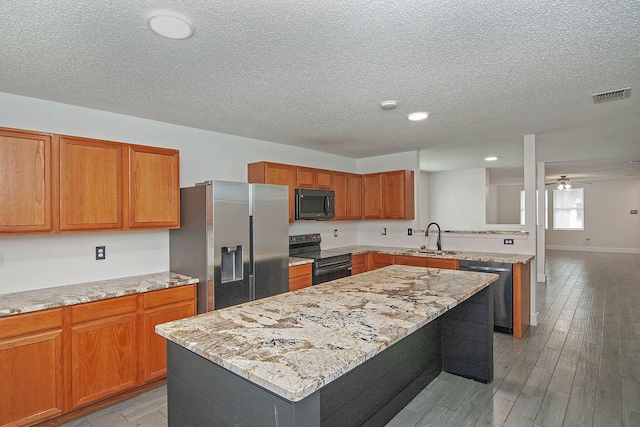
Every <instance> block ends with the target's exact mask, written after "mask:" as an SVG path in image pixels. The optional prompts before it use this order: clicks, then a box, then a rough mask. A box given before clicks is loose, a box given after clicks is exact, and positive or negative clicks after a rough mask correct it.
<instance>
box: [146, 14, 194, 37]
mask: <svg viewBox="0 0 640 427" xmlns="http://www.w3.org/2000/svg"><path fill="white" fill-rule="evenodd" d="M147 25H148V26H149V28H150V29H151V31H153V32H154V33H156V34H157V35H159V36H162V37H166V38H168V39H172V40H184V39H188V38H189V37H191V36H192V35H193V27H192V26H191V23H190V22H189V20H188V19H187V18H186V17H184V16H182V15H180V14H179V13H176V12H171V11H166V10H163V11H158V12H154V13H153V14H151V16H150V17H149V19H148V20H147Z"/></svg>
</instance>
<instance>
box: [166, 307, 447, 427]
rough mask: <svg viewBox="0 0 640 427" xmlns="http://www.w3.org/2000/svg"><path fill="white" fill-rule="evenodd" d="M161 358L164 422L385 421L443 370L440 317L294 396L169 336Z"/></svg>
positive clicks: (303, 426)
mask: <svg viewBox="0 0 640 427" xmlns="http://www.w3.org/2000/svg"><path fill="white" fill-rule="evenodd" d="M167 360H168V375H167V397H168V398H167V400H168V402H169V405H168V416H169V426H170V427H183V426H198V427H204V426H211V425H215V426H234V427H235V426H243V427H244V426H251V427H270V426H274V427H276V426H277V427H330V426H340V427H345V426H360V425H363V426H371V427H373V426H384V425H385V424H386V423H387V422H388V421H390V420H391V419H392V418H393V417H394V416H395V415H396V414H397V413H398V412H399V411H400V410H401V409H402V408H403V407H404V406H406V405H407V404H408V403H409V402H410V401H411V400H412V399H413V398H414V397H415V396H417V395H418V393H420V391H422V389H424V387H426V386H427V385H428V384H429V383H430V382H431V381H433V380H434V379H435V378H436V377H437V376H438V375H439V374H440V372H441V371H442V361H441V358H440V321H439V319H436V320H434V321H433V322H431V323H429V324H427V325H425V326H423V327H422V328H420V329H419V330H418V331H416V332H414V333H413V334H411V335H409V336H407V337H406V338H404V339H403V340H401V341H399V342H397V343H396V344H394V345H392V346H391V347H389V348H388V349H386V350H385V351H383V352H382V353H380V354H378V355H377V356H375V357H373V358H372V359H370V360H368V361H367V362H365V363H363V364H362V365H360V366H358V367H357V368H355V369H353V370H352V371H350V372H348V373H347V374H345V375H344V376H343V377H341V378H339V379H337V380H335V381H333V382H332V383H330V384H329V385H327V386H325V387H324V388H322V389H320V390H319V391H317V392H315V393H313V394H311V395H309V396H307V397H306V398H304V399H302V400H300V401H298V402H291V401H288V400H286V399H283V398H281V397H279V396H277V395H275V394H273V393H271V392H269V391H267V390H265V389H263V388H262V387H259V386H257V385H255V384H254V383H252V382H250V381H248V380H246V379H244V378H242V377H240V376H238V375H236V374H234V373H232V372H230V371H228V370H226V369H224V368H222V367H220V366H218V365H216V364H215V363H212V362H210V361H208V360H206V359H204V358H202V357H200V356H198V355H197V354H195V353H193V352H191V351H189V350H187V349H185V348H183V347H181V346H179V345H177V344H175V343H173V342H171V341H168V342H167ZM276 419H277V421H276Z"/></svg>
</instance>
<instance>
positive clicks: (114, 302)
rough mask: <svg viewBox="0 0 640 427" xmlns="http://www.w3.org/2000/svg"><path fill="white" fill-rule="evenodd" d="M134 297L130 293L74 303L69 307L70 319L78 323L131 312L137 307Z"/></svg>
mask: <svg viewBox="0 0 640 427" xmlns="http://www.w3.org/2000/svg"><path fill="white" fill-rule="evenodd" d="M136 299H137V297H136V296H135V295H131V296H127V297H119V298H111V299H107V300H104V301H96V302H88V303H85V304H78V305H74V306H73V307H71V319H72V322H73V323H80V322H86V321H89V320H96V319H102V318H104V317H109V316H115V315H118V314H126V313H132V312H135V311H136V309H137V303H136Z"/></svg>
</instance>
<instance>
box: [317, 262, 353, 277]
mask: <svg viewBox="0 0 640 427" xmlns="http://www.w3.org/2000/svg"><path fill="white" fill-rule="evenodd" d="M347 266H348V267H347ZM345 267H347V268H345ZM342 270H349V271H351V263H349V264H342V265H339V266H336V267H332V268H323V269H316V270H315V271H314V272H313V274H314V276H323V275H325V274H331V273H335V272H336V271H342Z"/></svg>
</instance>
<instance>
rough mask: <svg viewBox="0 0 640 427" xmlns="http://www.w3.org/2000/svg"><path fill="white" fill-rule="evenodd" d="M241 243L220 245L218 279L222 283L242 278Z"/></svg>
mask: <svg viewBox="0 0 640 427" xmlns="http://www.w3.org/2000/svg"><path fill="white" fill-rule="evenodd" d="M242 267H243V265H242V245H237V246H222V260H221V263H220V276H221V277H220V280H221V282H222V283H229V282H237V281H238V280H243V279H244V269H243V268H242Z"/></svg>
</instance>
